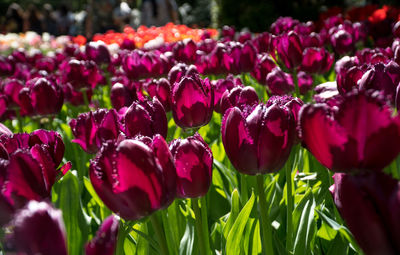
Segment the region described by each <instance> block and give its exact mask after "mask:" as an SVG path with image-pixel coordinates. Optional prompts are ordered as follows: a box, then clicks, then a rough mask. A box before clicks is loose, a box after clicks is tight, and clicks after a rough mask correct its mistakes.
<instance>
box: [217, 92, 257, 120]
mask: <svg viewBox="0 0 400 255" xmlns="http://www.w3.org/2000/svg"><path fill="white" fill-rule="evenodd" d="M259 102H260V100H259V98H258V95H257V92H256V90H255V89H254V88H253V87H251V86H246V87H236V88H233V89H232V90H230V91H225V93H224V94H222V97H221V100H220V104H219V109H220V113H221V114H222V115H223V114H224V113H225V112H226V110H228V109H229V108H231V107H235V106H236V107H238V108H239V109H243V108H244V107H246V106H253V105H256V104H258V103H259Z"/></svg>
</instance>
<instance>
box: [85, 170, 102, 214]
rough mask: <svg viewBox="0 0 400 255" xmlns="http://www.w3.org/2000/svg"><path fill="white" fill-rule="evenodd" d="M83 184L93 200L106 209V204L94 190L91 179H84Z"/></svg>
mask: <svg viewBox="0 0 400 255" xmlns="http://www.w3.org/2000/svg"><path fill="white" fill-rule="evenodd" d="M83 183H84V185H85V188H86V190H87V191H88V192H89V194H90V195H91V196H92V198H93V199H94V200H95V201H96V203H97V204H98V205H99V206H100V207H104V206H105V205H104V203H103V201H102V200H101V199H100V197H99V196H98V195H97V193H96V191H95V190H94V188H93V185H92V183H91V182H90V180H89V178H87V177H86V176H85V177H84V178H83Z"/></svg>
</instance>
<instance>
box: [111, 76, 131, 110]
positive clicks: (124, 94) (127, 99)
mask: <svg viewBox="0 0 400 255" xmlns="http://www.w3.org/2000/svg"><path fill="white" fill-rule="evenodd" d="M110 99H111V104H112V106H113V108H115V109H116V110H119V109H121V108H122V107H125V106H127V107H128V106H130V105H131V104H132V102H133V101H134V100H136V99H137V95H136V90H135V89H133V90H131V89H129V88H128V87H127V86H125V85H123V84H121V83H119V82H117V83H115V84H114V85H113V86H112V87H111V91H110Z"/></svg>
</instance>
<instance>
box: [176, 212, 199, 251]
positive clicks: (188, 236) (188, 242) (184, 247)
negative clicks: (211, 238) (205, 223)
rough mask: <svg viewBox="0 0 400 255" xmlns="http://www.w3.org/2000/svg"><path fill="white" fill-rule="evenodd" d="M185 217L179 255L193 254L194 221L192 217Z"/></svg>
mask: <svg viewBox="0 0 400 255" xmlns="http://www.w3.org/2000/svg"><path fill="white" fill-rule="evenodd" d="M187 219H188V221H187V223H186V230H185V234H184V235H183V237H182V239H181V243H180V245H179V255H186V254H193V252H194V250H193V248H194V240H195V228H194V224H195V223H194V219H193V218H191V217H187Z"/></svg>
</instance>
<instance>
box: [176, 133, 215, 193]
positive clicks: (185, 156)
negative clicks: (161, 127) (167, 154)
mask: <svg viewBox="0 0 400 255" xmlns="http://www.w3.org/2000/svg"><path fill="white" fill-rule="evenodd" d="M169 147H170V150H171V153H172V156H173V157H174V162H175V166H176V174H177V180H176V193H177V196H178V197H180V198H196V197H201V196H204V195H205V194H206V193H207V192H208V189H209V188H210V185H211V178H212V164H213V156H212V152H211V150H210V148H209V147H208V145H207V143H205V142H204V140H203V138H202V137H201V136H200V135H199V134H198V133H196V134H195V135H194V136H191V137H188V138H186V139H177V140H173V141H172V142H171V144H170V146H169Z"/></svg>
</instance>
